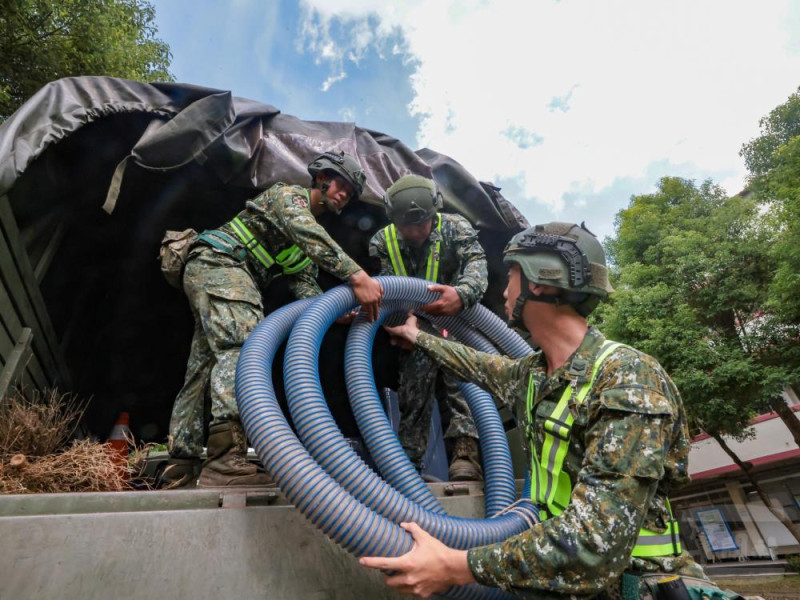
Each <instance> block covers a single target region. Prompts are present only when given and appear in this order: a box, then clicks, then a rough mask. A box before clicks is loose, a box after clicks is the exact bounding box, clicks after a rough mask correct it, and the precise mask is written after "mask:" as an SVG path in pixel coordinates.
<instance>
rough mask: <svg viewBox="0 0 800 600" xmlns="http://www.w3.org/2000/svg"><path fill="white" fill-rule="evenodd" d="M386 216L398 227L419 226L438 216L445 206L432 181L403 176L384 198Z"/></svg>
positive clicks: (418, 177) (418, 176)
mask: <svg viewBox="0 0 800 600" xmlns="http://www.w3.org/2000/svg"><path fill="white" fill-rule="evenodd" d="M383 204H384V207H385V208H386V216H387V217H388V218H389V220H390V221H391V222H392V223H394V224H396V225H419V224H420V223H424V222H425V221H427V220H428V219H432V218H433V217H434V216H436V213H437V212H438V211H439V210H441V208H442V205H443V204H444V202H443V200H442V194H441V193H440V192H439V190H438V189H437V188H436V184H435V183H434V182H433V180H432V179H428V178H427V177H421V176H420V175H403V176H402V177H401V178H400V179H398V180H397V181H395V182H394V183H393V184H392V185H391V186H390V187H389V189H388V190H386V195H385V196H384V197H383Z"/></svg>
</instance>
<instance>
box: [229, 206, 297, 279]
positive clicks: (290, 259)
mask: <svg viewBox="0 0 800 600" xmlns="http://www.w3.org/2000/svg"><path fill="white" fill-rule="evenodd" d="M306 193H307V192H306ZM229 225H230V226H231V229H233V231H234V233H235V234H236V235H237V236H238V237H239V239H240V240H241V241H242V243H243V244H244V246H245V248H247V250H249V251H250V252H251V253H252V254H253V256H255V257H256V258H257V259H258V261H259V262H260V263H261V264H262V265H264V266H265V267H266V268H267V269H269V268H270V267H272V265H274V264H276V263H277V264H278V266H280V267H282V268H283V273H284V274H285V275H293V274H295V273H297V272H298V271H302V270H303V269H305V268H306V267H307V266H308V265H309V264H311V259H309V258H308V257H307V256H306V255H305V254H303V251H302V250H300V248H298V247H297V244H293V245H292V246H289V247H288V248H284V249H283V250H281V251H280V252H279V253H278V257H277V259H275V258H272V255H271V254H270V253H269V252H268V251H267V249H266V248H264V246H262V245H261V244H260V243H259V241H258V239H257V238H256V237H255V236H254V235H253V234H252V232H251V231H250V230H249V229H248V228H247V226H246V225H245V224H244V223H243V222H242V220H241V219H240V218H239V217H235V218H234V219H233V221H231V222H230V223H229Z"/></svg>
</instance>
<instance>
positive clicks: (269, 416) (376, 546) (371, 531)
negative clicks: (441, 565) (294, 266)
mask: <svg viewBox="0 0 800 600" xmlns="http://www.w3.org/2000/svg"><path fill="white" fill-rule="evenodd" d="M310 303H311V300H305V301H299V302H295V303H293V304H290V305H288V306H285V307H283V308H281V309H279V310H276V311H275V312H273V313H271V314H270V315H269V316H268V317H267V318H266V319H264V320H263V321H262V322H261V323H260V324H259V325H258V326H257V327H256V329H255V330H254V331H253V333H252V334H250V337H249V338H248V339H247V342H246V343H245V345H244V347H243V348H242V352H241V355H240V357H239V364H238V366H237V368H236V398H237V403H238V405H239V415H240V418H241V420H242V425H243V426H244V428H245V431H247V435H248V437H249V438H250V441H251V443H252V444H253V447H254V448H255V449H256V451H257V453H258V456H259V458H260V459H261V462H262V463H263V464H264V466H265V467H266V469H267V471H269V473H270V475H272V477H273V478H274V479H275V481H277V483H278V485H280V487H281V490H282V491H283V493H284V494H285V495H286V497H287V498H288V499H289V501H290V502H292V504H294V505H295V506H296V507H297V508H298V510H300V511H301V512H302V513H303V514H304V515H305V516H306V517H308V519H309V520H310V521H311V522H312V523H314V524H315V525H316V526H317V527H319V528H320V529H321V530H322V531H323V532H324V533H325V534H326V535H327V536H329V537H330V538H332V539H333V540H335V541H336V542H337V543H338V544H340V545H341V546H342V547H344V548H345V549H346V550H348V551H349V552H352V553H353V554H355V555H356V556H399V555H401V554H404V553H406V552H408V551H409V550H410V549H411V547H412V544H413V541H412V539H411V536H410V535H408V534H407V533H406V532H405V531H403V530H402V529H400V528H399V527H397V526H396V525H395V524H394V523H392V522H391V521H389V520H387V519H384V518H382V517H380V516H379V515H377V514H375V513H374V512H373V511H372V510H370V509H369V508H367V507H366V506H364V505H363V504H361V503H359V502H358V501H356V500H355V499H354V498H353V497H352V496H350V494H348V493H347V492H346V491H345V490H343V489H342V488H341V486H339V484H338V483H336V481H334V480H333V479H332V478H331V477H330V476H328V475H327V474H326V473H325V472H324V471H323V470H322V469H321V468H320V467H319V466H318V465H317V462H316V461H315V460H314V459H313V458H312V457H311V455H309V453H308V452H307V451H306V449H305V448H304V447H303V445H302V444H301V443H300V441H299V440H298V439H297V436H295V434H294V432H293V431H292V428H291V426H290V425H289V423H288V422H287V421H286V418H285V417H284V416H283V411H282V410H281V407H280V404H279V403H278V398H277V396H276V395H275V388H274V386H273V383H272V361H273V360H274V358H275V353H276V352H277V350H278V348H279V347H280V345H281V344H282V343H283V341H284V340H285V339H286V336H287V335H288V334H289V331H290V330H291V328H292V326H293V325H294V323H295V321H296V320H297V318H298V317H299V316H300V315H301V314H302V313H303V311H304V310H305V309H306V308H307V307H308V305H309V304H310Z"/></svg>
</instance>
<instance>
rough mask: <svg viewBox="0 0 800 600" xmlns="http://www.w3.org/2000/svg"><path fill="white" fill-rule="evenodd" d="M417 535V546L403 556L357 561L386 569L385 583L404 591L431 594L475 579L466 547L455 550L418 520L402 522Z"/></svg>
mask: <svg viewBox="0 0 800 600" xmlns="http://www.w3.org/2000/svg"><path fill="white" fill-rule="evenodd" d="M400 527H402V528H403V529H405V530H406V531H408V532H409V533H410V534H411V535H412V537H413V538H414V547H413V548H411V550H410V551H409V552H407V553H406V554H404V555H403V556H398V557H388V558H376V557H373V558H366V557H365V558H362V559H360V560H359V561H358V562H359V563H361V564H362V565H363V566H365V567H370V568H372V569H383V570H384V571H389V572H391V573H392V574H391V575H386V576H385V577H384V581H385V582H386V585H388V586H390V587H393V588H397V591H398V592H400V593H401V594H414V595H416V596H420V597H422V598H428V597H430V596H431V595H433V594H440V593H442V592H445V591H447V590H448V589H450V587H452V586H454V585H466V584H468V583H472V582H474V581H475V579H474V578H473V577H472V572H471V571H470V570H469V565H468V564H467V551H466V550H453V549H452V548H449V547H447V546H445V545H444V544H443V543H442V542H440V541H439V540H437V539H436V538H434V537H432V536H431V535H429V534H428V533H426V532H425V531H424V530H423V529H422V528H421V527H420V526H419V525H417V524H416V523H400Z"/></svg>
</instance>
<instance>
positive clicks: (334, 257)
mask: <svg viewBox="0 0 800 600" xmlns="http://www.w3.org/2000/svg"><path fill="white" fill-rule="evenodd" d="M308 172H309V173H310V174H311V178H312V182H311V188H310V189H306V188H303V187H300V186H296V185H287V184H285V183H276V184H275V185H273V186H272V187H271V188H269V189H268V190H267V191H265V192H263V193H262V194H260V195H259V196H257V197H255V198H254V199H252V200H249V201H248V202H247V204H246V207H245V209H244V210H243V211H242V212H240V213H239V214H238V215H237V216H236V217H234V219H233V220H231V221H229V222H228V223H225V224H224V225H222V226H221V227H219V228H217V229H213V230H209V231H205V232H203V233H201V234H200V235H198V236H197V237H196V238H195V240H194V241H193V242H192V246H191V247H190V250H189V256H188V259H187V263H186V269H185V271H184V274H183V289H184V291H185V293H186V296H187V297H188V299H189V304H190V305H191V308H192V313H193V314H194V318H195V330H194V337H193V339H192V346H191V353H190V355H189V361H188V365H187V367H186V378H185V383H184V385H183V388H182V389H181V391H180V392H179V393H178V396H177V398H176V399H175V405H174V407H173V410H172V419H171V421H170V436H169V453H170V461H169V463H168V466H167V468H166V469H165V471H164V475H163V477H162V482H163V484H165V485H166V486H168V487H180V486H182V485H186V484H188V483H190V482H192V481H193V480H194V473H195V470H196V468H197V467H198V466H199V463H200V459H199V456H200V453H201V451H202V448H203V443H202V442H203V425H204V420H205V417H204V410H203V403H204V397H205V395H206V392H209V393H210V396H211V415H212V421H211V424H210V427H209V436H208V455H207V456H208V458H207V460H206V461H205V463H203V467H202V471H201V473H200V480H199V485H201V486H226V485H256V484H264V483H269V482H270V481H271V480H270V479H269V477H268V476H267V475H266V474H265V473H263V472H258V471H257V468H256V466H255V465H253V464H251V463H249V462H248V461H247V459H246V452H247V444H246V439H245V435H244V431H243V429H242V426H241V424H240V422H239V413H238V410H237V406H236V399H235V396H234V376H235V373H236V362H237V360H238V359H239V352H240V350H241V347H242V344H244V342H245V340H246V339H247V336H248V335H249V334H250V332H251V331H252V330H253V329H254V328H255V326H256V325H257V324H258V322H259V321H260V320H261V319H262V318H263V317H264V314H263V304H262V293H264V292H265V290H266V289H267V287H268V286H269V284H270V282H271V281H272V280H273V279H274V278H275V277H277V276H279V275H284V276H286V277H287V278H288V284H289V287H290V289H291V290H292V292H293V293H294V295H295V296H296V297H297V298H307V297H311V296H315V295H317V294H320V293H321V290H320V288H319V286H318V285H317V282H316V279H315V277H316V274H317V267H318V266H319V267H321V268H323V269H325V270H326V271H328V272H329V273H331V274H333V275H335V276H337V277H338V278H340V279H342V280H343V281H349V282H350V284H351V285H352V286H353V292H354V293H355V296H356V298H357V299H358V301H359V303H360V304H361V307H362V309H363V310H365V311H367V313H368V314H369V316H370V318H371V319H374V318H375V317H376V316H377V311H378V307H379V305H380V300H381V296H382V294H383V289H382V288H381V286H380V284H379V283H378V282H377V281H375V280H374V279H372V278H371V277H369V276H368V275H367V274H366V272H365V271H364V270H363V269H362V268H361V267H359V266H358V265H357V264H356V263H355V262H354V261H353V259H351V258H350V257H349V256H347V254H345V253H344V251H343V250H342V249H341V248H340V247H339V246H338V245H337V244H336V242H334V241H333V239H331V237H330V236H329V235H328V233H327V232H326V231H325V229H323V228H322V226H321V225H319V224H318V223H317V221H316V218H315V217H317V216H319V215H321V214H322V213H324V212H326V211H330V212H334V213H336V214H339V213H340V212H341V210H342V208H344V206H345V205H346V204H347V203H348V202H349V201H350V200H351V199H352V198H356V199H357V198H359V197H360V195H361V193H362V190H363V187H364V183H365V181H366V178H365V176H364V173H363V172H362V171H361V168H360V165H359V164H358V162H357V161H356V160H355V159H354V158H353V157H351V156H349V155H347V154H345V153H343V152H342V153H338V154H337V153H333V152H326V153H324V154H322V155H320V156H319V157H317V158H316V159H314V160H313V161H312V162H311V163H310V164H309V165H308Z"/></svg>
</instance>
